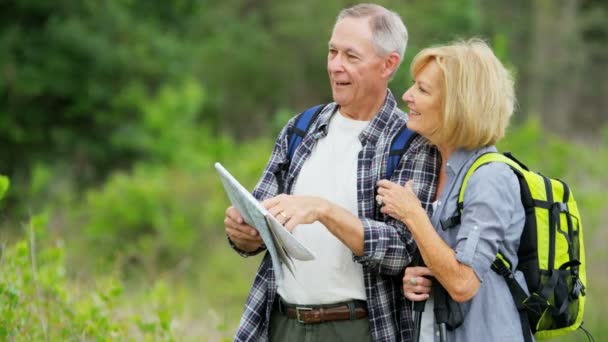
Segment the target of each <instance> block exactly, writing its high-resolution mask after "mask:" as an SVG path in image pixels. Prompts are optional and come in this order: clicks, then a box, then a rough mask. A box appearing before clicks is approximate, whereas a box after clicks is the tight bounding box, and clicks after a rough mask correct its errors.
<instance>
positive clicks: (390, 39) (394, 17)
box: [334, 4, 408, 70]
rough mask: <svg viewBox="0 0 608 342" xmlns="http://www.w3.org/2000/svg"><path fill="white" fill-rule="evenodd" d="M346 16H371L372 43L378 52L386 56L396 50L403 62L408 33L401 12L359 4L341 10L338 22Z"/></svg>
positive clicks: (373, 5) (378, 6)
mask: <svg viewBox="0 0 608 342" xmlns="http://www.w3.org/2000/svg"><path fill="white" fill-rule="evenodd" d="M344 18H370V26H371V30H372V40H373V41H372V43H373V44H374V47H375V48H376V50H377V51H378V53H379V54H380V55H381V56H385V55H387V54H389V53H391V52H396V53H398V54H399V57H400V61H399V64H401V62H402V61H403V56H404V54H405V47H406V45H407V37H408V35H407V29H406V28H405V24H403V21H402V20H401V17H400V16H399V14H397V13H395V12H393V11H390V10H388V9H386V8H384V7H382V6H380V5H375V4H358V5H355V6H352V7H349V8H345V9H343V10H342V11H340V13H339V14H338V18H337V19H336V24H337V23H338V21H340V20H342V19H344ZM334 27H335V25H334ZM395 70H397V69H395Z"/></svg>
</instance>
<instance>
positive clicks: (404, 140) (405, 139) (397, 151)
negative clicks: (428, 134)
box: [385, 125, 417, 179]
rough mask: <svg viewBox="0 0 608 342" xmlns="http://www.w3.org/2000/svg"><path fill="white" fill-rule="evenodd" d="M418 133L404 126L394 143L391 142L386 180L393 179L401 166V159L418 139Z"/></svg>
mask: <svg viewBox="0 0 608 342" xmlns="http://www.w3.org/2000/svg"><path fill="white" fill-rule="evenodd" d="M416 135H417V134H416V133H415V132H414V131H412V130H410V129H409V128H407V125H403V127H402V128H401V129H400V130H399V133H397V135H395V137H394V138H393V141H391V149H390V151H389V153H388V160H387V163H386V175H385V178H386V179H391V176H392V175H393V172H394V171H395V169H396V168H397V166H399V162H400V161H401V157H402V156H403V154H404V153H405V151H407V149H408V148H409V147H410V144H411V143H412V141H413V140H414V138H415V137H416Z"/></svg>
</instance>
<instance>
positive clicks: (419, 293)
mask: <svg viewBox="0 0 608 342" xmlns="http://www.w3.org/2000/svg"><path fill="white" fill-rule="evenodd" d="M425 276H431V277H432V276H433V273H432V272H431V270H430V269H429V268H427V267H423V266H413V267H406V268H405V274H404V275H403V294H404V295H405V298H407V299H409V300H411V301H412V302H419V301H422V300H427V299H428V298H429V293H431V286H432V285H433V281H432V280H431V279H429V278H427V277H425Z"/></svg>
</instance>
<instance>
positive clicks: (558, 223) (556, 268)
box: [442, 153, 593, 341]
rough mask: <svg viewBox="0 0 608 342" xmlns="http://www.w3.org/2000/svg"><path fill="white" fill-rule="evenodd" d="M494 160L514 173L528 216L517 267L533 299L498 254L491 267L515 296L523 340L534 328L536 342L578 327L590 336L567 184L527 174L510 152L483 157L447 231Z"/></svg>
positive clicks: (576, 219) (577, 226)
mask: <svg viewBox="0 0 608 342" xmlns="http://www.w3.org/2000/svg"><path fill="white" fill-rule="evenodd" d="M491 162H501V163H505V164H507V165H509V166H510V167H511V169H512V170H513V171H514V172H515V174H516V175H517V178H518V180H519V186H520V191H521V200H522V204H523V207H524V209H525V212H526V220H525V225H524V229H523V233H522V237H521V242H520V246H519V250H518V251H517V255H518V258H519V264H518V265H517V269H518V270H521V271H522V272H523V274H524V276H525V279H526V283H527V285H528V289H529V292H530V295H527V294H526V293H525V291H524V290H523V289H522V288H521V286H519V284H518V283H517V281H515V278H514V277H513V274H512V273H511V264H510V263H509V261H508V260H506V258H505V257H503V256H502V255H501V254H500V253H499V254H498V255H497V258H496V260H495V261H494V263H493V264H492V269H493V270H494V271H495V272H497V273H498V274H500V275H502V276H503V277H504V278H505V280H506V282H507V285H508V286H509V290H510V291H511V294H512V295H513V299H514V301H515V304H516V305H517V309H518V311H519V314H520V321H521V323H522V329H523V331H524V337H525V340H526V341H531V336H530V334H529V333H528V331H530V330H531V331H532V332H533V333H534V336H535V337H536V338H538V339H544V338H553V337H556V336H561V335H564V334H567V333H569V332H571V331H575V330H576V329H578V328H579V327H580V328H581V329H582V330H583V331H584V332H585V333H586V334H587V336H588V337H590V334H589V333H588V332H587V331H586V330H585V329H584V328H583V327H582V326H581V325H582V323H583V311H584V308H585V291H586V287H587V277H586V272H585V266H586V264H585V247H584V243H583V226H582V223H581V220H580V214H579V211H578V208H577V205H576V202H575V200H574V196H573V195H572V192H571V191H570V189H569V188H568V186H567V185H566V183H564V182H562V181H561V180H558V179H551V178H548V177H545V176H543V175H541V174H540V173H536V172H533V171H530V170H528V168H527V167H526V166H525V165H524V164H522V163H521V162H519V161H518V160H517V159H515V158H514V157H513V156H512V155H511V154H509V153H505V154H504V155H503V154H500V153H486V154H483V155H481V156H480V157H479V158H478V159H477V160H476V161H475V162H474V163H473V165H471V167H470V169H469V170H468V171H467V174H466V175H465V177H464V180H463V182H462V186H461V188H460V194H459V196H458V209H459V212H458V214H457V215H456V216H454V217H452V218H450V219H448V220H446V221H447V222H445V226H448V227H445V226H444V229H447V228H449V226H452V227H453V226H455V225H456V224H458V223H459V222H460V213H461V212H462V208H463V201H464V193H465V189H466V187H467V182H468V180H469V178H470V177H471V175H472V174H473V172H475V170H477V169H478V168H479V167H480V166H482V165H484V164H487V163H491ZM442 225H444V222H442ZM590 338H591V339H593V337H590Z"/></svg>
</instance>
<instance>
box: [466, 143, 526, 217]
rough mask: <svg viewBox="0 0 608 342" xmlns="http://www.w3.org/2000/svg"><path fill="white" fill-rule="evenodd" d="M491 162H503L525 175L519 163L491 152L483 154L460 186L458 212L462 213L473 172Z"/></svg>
mask: <svg viewBox="0 0 608 342" xmlns="http://www.w3.org/2000/svg"><path fill="white" fill-rule="evenodd" d="M491 162H501V163H505V164H507V165H509V166H510V167H511V169H513V171H515V172H517V173H519V174H523V172H524V168H523V167H522V166H521V165H520V164H519V163H517V162H516V161H515V160H513V159H511V158H509V157H507V156H505V155H503V154H501V153H497V152H489V153H485V154H482V155H481V156H479V158H477V160H475V161H474V162H473V164H472V165H471V167H470V168H469V170H468V171H467V173H466V175H465V176H464V180H463V181H462V185H461V186H460V193H459V194H458V210H460V211H462V206H463V202H464V191H465V189H466V187H467V184H468V182H469V178H471V176H472V175H473V172H475V171H477V169H479V168H480V167H481V166H483V165H486V164H488V163H491Z"/></svg>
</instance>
